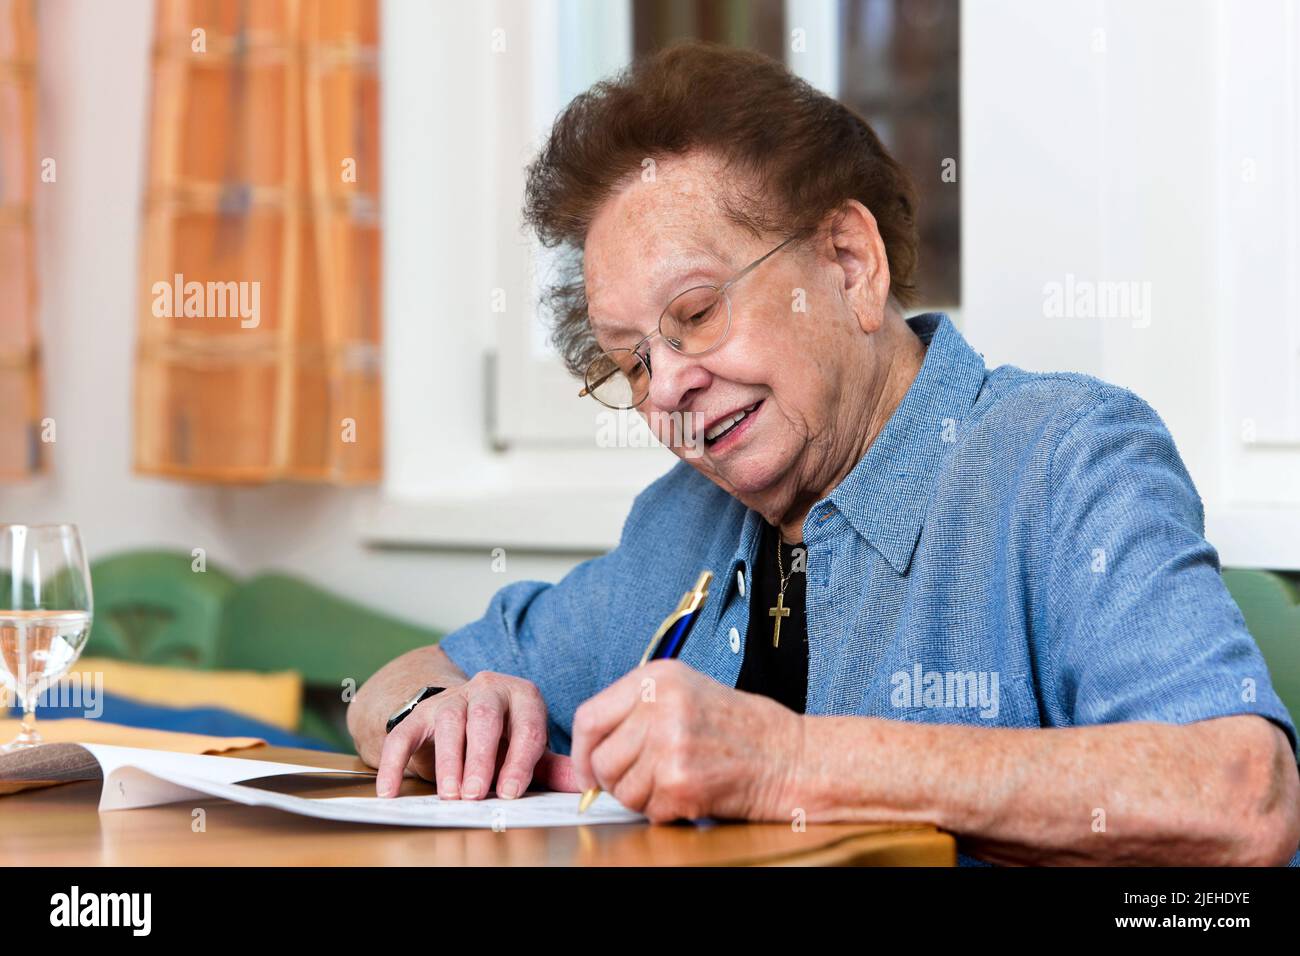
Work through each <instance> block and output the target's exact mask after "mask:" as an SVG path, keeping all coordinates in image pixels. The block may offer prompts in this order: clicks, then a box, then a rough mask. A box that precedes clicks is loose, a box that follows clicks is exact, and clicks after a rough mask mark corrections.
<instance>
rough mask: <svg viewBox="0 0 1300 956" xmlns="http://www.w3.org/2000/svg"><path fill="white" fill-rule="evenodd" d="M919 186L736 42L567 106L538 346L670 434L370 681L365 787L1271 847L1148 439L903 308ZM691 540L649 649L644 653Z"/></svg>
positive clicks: (1158, 429) (1275, 831)
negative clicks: (524, 570)
mask: <svg viewBox="0 0 1300 956" xmlns="http://www.w3.org/2000/svg"><path fill="white" fill-rule="evenodd" d="M936 174H937V173H936ZM914 207H915V204H914V199H913V192H912V189H911V187H910V185H909V182H908V179H907V176H906V175H905V173H904V171H903V170H902V169H901V168H900V167H899V165H898V164H897V163H896V162H895V161H894V160H893V159H891V158H890V156H889V155H888V154H887V153H886V152H885V150H884V149H883V148H882V146H881V144H880V141H879V140H878V139H877V138H876V136H875V134H874V133H873V132H872V130H871V129H870V128H869V127H868V126H867V124H866V123H865V122H864V121H863V120H862V119H861V117H859V116H857V115H856V114H855V113H853V111H851V110H849V109H847V108H846V107H844V106H843V105H841V104H840V103H838V102H836V101H835V100H833V99H830V98H828V97H826V96H824V95H822V94H820V93H818V92H816V91H815V90H813V89H811V88H810V87H809V86H807V85H806V84H804V83H803V82H801V81H800V80H798V79H797V78H795V77H793V76H791V75H790V74H789V73H788V72H787V71H786V70H785V69H784V67H782V66H781V65H780V64H778V63H776V62H774V61H772V60H769V59H767V58H764V57H761V56H758V55H756V54H751V53H745V52H739V51H734V50H727V49H721V48H716V47H710V46H703V45H687V46H682V47H676V48H673V49H670V50H668V51H666V52H663V53H660V54H657V55H655V56H652V57H650V58H648V59H645V60H643V61H641V62H639V63H638V64H636V65H635V66H634V67H633V68H631V69H630V70H629V71H628V72H626V73H625V74H623V75H622V76H620V77H619V78H617V79H615V80H613V81H611V82H604V83H600V84H598V85H596V86H595V87H593V88H592V89H591V90H590V91H588V92H587V93H585V94H583V95H581V96H579V97H577V98H576V99H575V100H574V101H573V102H572V103H571V104H570V105H569V106H568V108H567V109H566V110H565V111H564V113H563V114H562V115H561V116H560V118H559V119H558V121H557V122H556V124H555V127H554V129H553V130H552V132H551V135H550V138H549V141H548V142H547V143H546V145H545V147H544V149H543V151H542V153H541V154H540V156H539V157H538V159H537V160H536V162H535V163H534V164H533V166H532V167H531V168H530V174H529V181H528V189H527V208H526V213H527V218H528V221H529V223H530V224H531V225H532V226H533V227H534V228H535V229H536V230H537V232H538V234H539V235H540V237H541V239H542V240H543V241H544V242H545V243H547V244H550V245H563V246H564V247H566V248H567V249H568V250H570V251H571V252H572V253H573V254H574V255H573V262H574V264H575V271H574V274H573V275H572V277H571V278H572V281H571V282H569V283H567V284H564V285H562V286H561V287H559V288H558V289H557V290H556V292H555V305H556V313H557V315H556V329H555V332H556V336H555V340H556V342H557V343H558V345H559V346H560V348H561V350H562V351H563V353H564V355H565V357H566V359H567V361H568V364H569V366H570V368H571V369H572V370H573V371H574V372H575V373H577V374H578V375H580V376H582V377H584V378H585V385H586V388H584V389H583V392H584V394H588V395H590V396H591V397H592V398H594V399H596V400H597V401H599V402H602V403H604V404H605V405H609V406H612V407H616V408H635V409H636V410H637V411H638V412H639V413H640V414H641V415H643V416H645V418H646V419H647V421H648V422H649V423H650V425H651V427H653V428H656V429H657V430H659V431H660V433H661V434H664V435H666V436H667V437H668V438H669V439H671V438H672V436H671V435H669V434H668V432H669V427H668V423H669V422H671V423H673V427H674V428H677V427H678V426H679V425H680V423H681V422H683V421H686V422H689V423H693V427H688V428H685V429H681V431H682V433H683V435H684V436H685V439H684V440H675V441H670V442H669V443H670V444H672V446H673V451H674V452H675V453H676V454H677V455H678V456H679V457H680V458H681V459H682V460H681V461H680V462H678V464H677V466H676V467H675V468H674V469H672V470H671V471H670V472H669V473H668V474H667V475H665V476H664V477H663V478H661V479H660V480H658V481H656V482H655V483H654V484H652V485H651V486H650V487H649V488H647V489H646V490H645V491H644V492H643V493H642V494H641V495H640V496H639V497H638V498H637V500H636V503H635V504H634V505H633V508H632V511H631V513H630V515H629V516H628V518H627V522H626V525H625V527H624V530H623V534H622V538H621V540H620V542H619V545H618V547H617V548H616V549H615V550H613V551H612V552H610V553H609V554H606V555H604V556H603V557H599V558H596V559H594V560H591V561H587V562H586V563H584V564H582V565H580V566H579V567H577V568H576V569H574V570H573V571H572V572H571V573H570V574H568V575H567V576H566V577H565V578H564V579H563V580H562V581H561V582H560V583H558V584H555V585H547V584H542V583H536V582H527V583H516V584H512V585H509V586H508V587H505V588H503V589H502V590H501V591H500V592H499V593H498V594H497V595H496V596H495V597H494V598H493V600H492V602H491V605H490V607H489V608H488V610H487V613H486V614H485V615H484V616H483V618H482V619H481V620H479V621H477V622H475V623H473V624H470V625H468V626H466V627H463V628H461V629H460V630H458V631H456V632H454V633H452V634H450V635H449V636H448V637H447V638H446V639H445V640H443V641H442V643H441V644H440V645H438V646H437V647H429V648H424V649H422V650H418V651H414V652H412V653H409V654H407V655H405V656H403V657H401V658H398V659H397V660H395V661H393V662H391V663H390V664H389V665H387V666H386V667H385V668H384V669H383V670H381V671H380V672H379V673H377V674H376V675H375V676H374V677H373V678H371V680H370V681H369V682H367V683H366V685H365V686H364V687H363V688H362V689H361V691H360V693H359V694H358V695H357V697H356V699H355V700H354V701H353V703H352V704H351V707H350V710H349V726H350V728H351V731H352V734H353V736H354V738H355V740H356V743H357V747H358V750H359V752H360V754H361V756H362V757H363V758H364V759H365V760H366V761H368V762H369V763H371V764H373V765H377V766H378V767H379V782H378V788H379V792H380V794H381V795H391V794H394V793H396V791H397V787H398V784H399V782H400V778H401V776H402V774H403V772H410V773H414V774H418V775H419V776H421V777H424V778H426V779H428V780H431V781H434V782H435V783H436V785H437V787H438V791H439V793H440V794H441V795H442V796H444V797H452V798H456V797H459V798H461V799H467V800H473V799H480V798H482V797H483V796H485V795H486V794H487V793H488V792H489V791H492V790H495V792H496V793H497V794H498V795H499V796H501V797H506V798H509V797H514V796H517V795H519V794H520V793H522V792H523V791H524V790H525V789H526V788H527V787H528V786H529V785H530V783H532V784H534V785H537V786H543V787H550V788H555V789H570V790H578V789H581V788H586V787H589V786H594V785H599V786H600V787H602V788H603V789H604V790H605V791H607V792H610V793H612V794H613V795H614V796H615V797H617V798H618V799H619V800H620V801H621V802H622V803H623V804H625V805H627V806H628V807H631V808H634V809H636V810H640V811H642V812H643V813H645V814H646V815H647V816H648V817H649V818H650V819H651V820H654V821H667V820H672V819H676V818H683V817H685V818H696V817H703V816H711V817H720V818H738V819H749V820H772V821H787V822H788V821H790V820H792V819H795V818H798V817H800V816H801V815H806V819H808V820H810V821H832V820H855V821H929V822H932V823H935V824H937V825H939V826H941V827H943V828H945V829H947V830H950V831H952V832H954V833H956V834H957V835H958V837H959V838H960V841H961V849H962V851H963V854H964V855H965V858H966V859H967V860H969V859H970V858H971V857H977V858H980V859H983V860H986V861H991V862H1005V863H1074V862H1103V863H1104V862H1111V863H1119V862H1122V863H1183V864H1277V863H1285V862H1286V861H1287V860H1288V859H1290V858H1291V856H1292V854H1293V853H1294V852H1295V850H1296V846H1297V842H1300V809H1298V808H1300V782H1298V780H1297V772H1296V758H1295V745H1296V735H1295V729H1294V727H1293V725H1292V722H1291V718H1290V717H1289V715H1288V713H1287V710H1286V708H1285V707H1284V706H1283V704H1282V703H1281V701H1280V700H1279V699H1278V697H1277V696H1276V694H1275V693H1274V691H1273V689H1272V687H1271V685H1270V683H1269V677H1268V671H1267V669H1266V667H1265V664H1264V661H1263V659H1262V658H1261V655H1260V653H1259V651H1258V649H1257V647H1256V646H1255V644H1254V642H1253V640H1252V639H1251V637H1250V635H1249V634H1248V633H1247V631H1246V629H1245V627H1244V626H1243V621H1242V618H1241V615H1240V614H1239V612H1238V610H1237V608H1236V606H1235V605H1234V603H1233V601H1232V599H1231V597H1230V596H1229V594H1228V593H1227V591H1226V590H1225V588H1224V585H1223V583H1222V581H1221V579H1220V576H1219V570H1218V557H1217V555H1216V553H1215V550H1214V548H1212V547H1211V546H1210V545H1209V544H1208V543H1207V542H1206V540H1205V538H1204V536H1203V521H1202V509H1201V503H1200V500H1199V497H1198V495H1197V492H1196V489H1195V488H1194V487H1193V485H1192V482H1191V479H1190V478H1189V476H1188V474H1187V471H1186V470H1185V468H1184V466H1183V464H1182V461H1181V459H1180V458H1179V455H1178V452H1177V451H1176V450H1175V447H1174V443H1173V441H1172V439H1171V437H1170V435H1169V433H1168V431H1167V430H1166V429H1165V427H1164V425H1163V424H1162V422H1161V420H1160V419H1159V417H1158V416H1157V415H1156V413H1155V412H1154V411H1152V409H1151V408H1150V407H1149V406H1148V405H1147V404H1145V403H1144V402H1143V401H1142V400H1141V399H1139V398H1138V397H1137V396H1135V395H1134V394H1132V393H1131V392H1128V391H1126V390H1124V389H1122V388H1118V387H1115V386H1112V385H1108V384H1106V383H1104V382H1101V381H1098V380H1097V379H1094V378H1090V377H1088V376H1085V375H1078V374H1035V373H1030V372H1026V371H1023V370H1021V369H1018V368H1014V367H1011V366H1001V367H999V368H995V369H992V370H989V369H986V368H985V366H984V362H983V360H982V357H981V355H980V354H979V353H977V352H976V351H975V350H974V349H972V348H971V346H970V345H969V344H967V342H966V341H965V340H964V339H963V337H962V335H961V333H960V332H959V331H958V330H957V329H956V328H955V327H954V326H953V325H952V323H951V322H950V321H949V320H948V318H947V317H946V316H944V315H941V314H925V315H918V316H914V317H911V318H906V317H905V316H904V312H903V308H904V307H905V306H906V305H907V304H908V303H909V302H910V301H912V300H913V298H914V285H913V279H914V268H915V265H916V247H917V239H916V231H915V224H914V212H915V208H914ZM583 400H584V401H590V400H591V399H590V398H584V399H583ZM593 407H594V406H593ZM692 436H693V438H692ZM704 569H708V570H711V571H712V572H713V574H714V575H715V580H714V584H713V590H712V594H711V595H710V597H709V600H708V602H707V604H706V605H705V607H704V610H703V612H702V615H701V617H700V619H699V620H698V622H697V623H696V626H695V629H694V631H693V632H692V634H691V635H690V638H689V640H688V642H687V643H686V646H685V649H684V651H683V652H682V654H681V656H680V659H678V660H665V661H655V662H652V663H650V664H647V665H645V666H641V667H638V666H637V663H638V661H639V659H640V657H641V653H642V650H643V648H644V645H645V642H646V639H647V637H648V636H649V633H650V632H651V631H653V630H654V628H655V625H656V624H658V622H659V621H660V620H661V619H662V618H663V617H664V615H665V614H666V613H667V612H668V611H669V610H670V609H671V608H672V607H673V606H674V605H675V604H676V603H677V601H678V599H679V598H680V596H681V595H682V593H683V592H684V591H686V590H688V589H689V588H690V587H691V585H692V584H693V583H694V581H695V579H696V577H697V576H698V575H699V573H700V572H701V570H704ZM412 699H414V700H415V701H416V704H415V706H414V707H413V708H412V707H409V706H405V705H407V703H408V701H411V700H412ZM394 717H396V718H397V720H396V722H394V721H393V719H392V718H394ZM390 725H392V729H391V731H390V732H386V729H387V728H388V727H389V726H390ZM565 754H568V755H569V756H563V755H565Z"/></svg>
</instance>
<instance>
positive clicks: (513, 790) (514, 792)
mask: <svg viewBox="0 0 1300 956" xmlns="http://www.w3.org/2000/svg"><path fill="white" fill-rule="evenodd" d="M497 793H498V794H499V795H500V796H503V797H505V798H506V799H507V800H513V799H514V798H515V797H517V796H519V781H518V780H507V781H506V782H505V783H503V784H501V786H499V787H497Z"/></svg>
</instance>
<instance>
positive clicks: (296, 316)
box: [135, 0, 383, 484]
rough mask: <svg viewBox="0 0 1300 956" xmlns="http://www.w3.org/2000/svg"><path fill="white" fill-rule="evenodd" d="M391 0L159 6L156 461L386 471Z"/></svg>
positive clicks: (309, 477) (276, 469)
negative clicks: (384, 151) (384, 120)
mask: <svg viewBox="0 0 1300 956" xmlns="http://www.w3.org/2000/svg"><path fill="white" fill-rule="evenodd" d="M377 20H378V12H377V0H158V6H157V19H156V25H155V28H156V37H155V47H154V54H153V119H152V124H151V136H150V165H149V175H148V183H147V189H146V200H145V210H144V240H143V249H142V255H141V272H142V274H141V302H140V307H139V315H140V321H139V337H138V346H137V366H136V431H135V454H136V470H137V471H138V472H141V473H144V474H153V475H162V476H167V477H171V478H179V479H188V480H195V481H208V482H232V483H236V482H241V483H242V482H264V481H273V480H306V481H329V482H336V483H340V484H352V483H366V482H374V481H376V480H377V479H378V478H379V476H380V470H381V461H382V431H383V422H382V402H381V379H380V341H381V340H380V335H381V325H380V226H379V216H378V197H379V190H380V180H379V174H380V169H379V81H378V62H377V60H378V22H377Z"/></svg>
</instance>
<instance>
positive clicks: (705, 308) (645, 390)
mask: <svg viewBox="0 0 1300 956" xmlns="http://www.w3.org/2000/svg"><path fill="white" fill-rule="evenodd" d="M794 238H795V237H794V236H791V237H790V238H788V239H786V240H784V241H783V242H781V243H780V244H779V245H777V246H776V247H774V248H772V249H770V250H768V251H767V252H766V253H764V254H763V255H761V256H759V257H758V258H757V259H755V260H754V261H753V262H751V263H750V264H749V265H747V266H745V268H743V269H741V270H740V271H739V272H737V273H736V274H735V275H734V276H732V277H731V278H730V279H728V280H727V281H726V282H724V283H722V285H697V286H692V287H691V288H689V289H687V290H686V291H685V292H679V293H678V294H677V295H675V296H674V297H673V299H672V301H671V302H669V303H668V305H667V307H665V308H664V310H663V312H661V313H660V314H659V324H658V326H657V327H656V328H655V331H653V332H651V333H650V334H649V335H647V336H646V337H645V338H643V339H642V340H641V341H640V342H638V343H637V344H636V345H634V346H632V347H631V348H619V349H610V350H609V351H607V352H602V353H600V355H598V356H596V358H595V359H594V360H593V361H592V363H591V364H590V365H589V366H587V373H586V375H585V376H584V379H585V387H584V388H583V389H582V391H580V392H579V393H578V397H579V398H583V397H585V396H587V395H590V396H591V397H592V398H594V399H596V401H598V402H600V403H601V404H602V405H605V406H608V407H609V408H615V409H626V408H636V406H638V405H640V404H641V403H642V402H644V401H645V399H646V396H647V395H649V394H650V353H649V352H648V351H647V350H646V349H645V345H646V343H647V342H649V341H650V340H651V339H652V338H654V337H655V336H656V335H662V336H663V337H664V341H665V342H667V343H668V346H669V347H670V348H671V349H672V350H673V351H675V352H678V353H680V354H681V355H703V354H705V353H706V352H711V351H713V350H714V349H716V348H717V347H718V346H719V345H721V344H722V343H723V342H724V341H726V338H727V333H728V332H730V331H731V315H732V309H731V296H730V295H729V294H728V290H729V289H731V287H732V286H734V285H735V284H736V283H737V282H739V281H740V280H741V279H743V278H744V277H745V276H747V275H749V274H750V273H751V272H753V271H754V270H755V269H757V268H758V267H759V266H760V265H762V264H763V263H764V262H766V261H767V260H768V259H770V258H771V257H772V256H774V255H776V253H778V252H779V251H780V250H781V249H783V248H785V247H786V246H787V245H789V244H790V243H791V242H793V241H794Z"/></svg>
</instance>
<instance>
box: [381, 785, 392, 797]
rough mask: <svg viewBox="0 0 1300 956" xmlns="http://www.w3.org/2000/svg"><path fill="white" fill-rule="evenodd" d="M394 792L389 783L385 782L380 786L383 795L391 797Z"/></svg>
mask: <svg viewBox="0 0 1300 956" xmlns="http://www.w3.org/2000/svg"><path fill="white" fill-rule="evenodd" d="M393 793H394V790H393V788H392V785H391V784H387V783H385V784H381V785H380V787H379V795H380V796H381V797H391V796H392V795H393Z"/></svg>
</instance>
